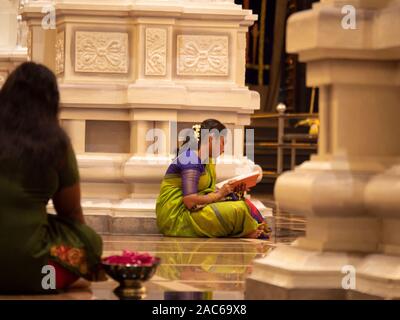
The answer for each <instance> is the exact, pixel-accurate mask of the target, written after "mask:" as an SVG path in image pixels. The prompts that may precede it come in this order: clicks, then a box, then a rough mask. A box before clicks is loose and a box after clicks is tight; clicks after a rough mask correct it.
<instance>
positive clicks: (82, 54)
mask: <svg viewBox="0 0 400 320" xmlns="http://www.w3.org/2000/svg"><path fill="white" fill-rule="evenodd" d="M128 59H129V55H128V33H126V32H125V33H124V32H92V31H76V33H75V71H76V72H99V73H127V72H128Z"/></svg>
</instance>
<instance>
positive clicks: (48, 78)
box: [0, 62, 102, 293]
mask: <svg viewBox="0 0 400 320" xmlns="http://www.w3.org/2000/svg"><path fill="white" fill-rule="evenodd" d="M58 111H59V92H58V88H57V80H56V77H55V76H54V74H53V73H52V72H51V71H50V70H49V69H47V68H46V67H45V66H42V65H38V64H35V63H32V62H27V63H23V64H22V65H20V66H19V67H18V68H17V69H16V70H14V72H12V73H11V74H10V76H9V77H8V79H7V80H6V82H5V84H4V86H3V87H2V88H1V91H0V261H1V263H0V292H2V293H3V292H7V293H12V292H18V293H30V292H32V293H35V292H41V293H54V292H57V289H64V288H66V287H68V286H69V285H71V284H72V283H73V282H74V281H76V280H77V279H78V278H79V277H84V278H86V279H88V280H94V279H96V278H97V276H98V275H100V274H101V273H100V272H99V271H100V268H99V266H100V257H101V253H102V241H101V238H100V237H99V236H98V235H97V234H96V233H95V232H94V231H93V230H92V229H90V228H89V227H88V226H87V225H86V224H85V223H84V218H83V215H82V208H81V205H80V187H79V173H78V166H77V161H76V158H75V154H74V151H73V150H72V147H71V144H70V141H69V139H68V137H67V135H66V133H65V132H64V131H63V130H62V128H61V127H60V124H59V120H58ZM50 199H52V202H53V205H54V208H55V210H56V213H57V214H56V215H52V214H47V212H46V205H47V203H48V201H49V200H50ZM54 271H55V272H54ZM52 275H53V276H55V277H51V276H52ZM54 278H55V279H54ZM54 280H55V281H54ZM54 284H55V286H54Z"/></svg>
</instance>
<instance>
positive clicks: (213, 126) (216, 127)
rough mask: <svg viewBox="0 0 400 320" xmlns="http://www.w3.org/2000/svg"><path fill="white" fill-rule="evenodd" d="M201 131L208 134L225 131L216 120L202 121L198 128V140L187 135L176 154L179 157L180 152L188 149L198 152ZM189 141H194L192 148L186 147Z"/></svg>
mask: <svg viewBox="0 0 400 320" xmlns="http://www.w3.org/2000/svg"><path fill="white" fill-rule="evenodd" d="M202 130H207V131H208V132H212V131H218V132H219V133H222V132H223V131H224V130H226V127H225V126H224V125H223V124H222V123H221V122H219V121H218V120H216V119H207V120H204V121H203V122H202V123H201V124H200V128H199V132H200V134H199V136H198V140H197V139H193V138H191V137H190V136H189V135H188V136H187V137H186V140H185V141H184V142H183V143H182V145H181V147H180V148H178V152H177V154H178V155H179V154H180V153H181V152H183V151H184V150H187V149H189V148H190V149H196V150H198V149H199V148H200V146H201V136H202V135H201V132H202ZM193 131H194V130H193ZM193 135H195V134H194V132H193ZM191 141H195V146H192V145H191V146H189V145H188V144H189V143H190V142H191Z"/></svg>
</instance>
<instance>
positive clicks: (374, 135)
mask: <svg viewBox="0 0 400 320" xmlns="http://www.w3.org/2000/svg"><path fill="white" fill-rule="evenodd" d="M353 20H354V21H353ZM399 21H400V1H397V0H392V1H379V0H376V1H373V0H369V1H363V0H358V1H351V0H349V1H339V0H325V1H324V0H322V1H321V2H320V3H318V4H315V5H314V7H313V9H312V10H308V11H305V12H300V13H298V14H295V15H293V16H292V17H290V19H289V22H288V31H287V32H288V33H287V39H288V40H287V41H288V42H287V50H288V51H289V52H291V53H299V57H300V59H301V60H302V61H303V62H306V63H307V84H308V85H309V86H311V87H319V88H320V92H321V94H320V120H321V135H320V145H319V151H318V155H316V156H314V157H313V158H312V159H311V161H308V162H306V163H304V164H303V165H301V166H299V167H298V168H296V169H295V170H294V171H291V172H288V173H285V174H283V175H282V176H281V177H280V178H279V179H278V181H277V184H276V188H275V196H276V200H277V203H278V206H279V208H280V210H283V211H287V212H290V213H294V214H300V215H304V216H306V217H307V231H306V236H305V238H302V239H299V240H297V241H296V242H295V243H293V244H292V245H291V246H290V247H282V248H277V249H276V250H275V251H273V252H272V253H271V254H270V255H268V256H267V257H266V258H264V259H261V260H259V261H257V262H256V266H255V271H254V274H253V275H252V276H251V278H250V279H249V280H248V289H249V290H248V292H247V296H248V297H253V298H254V297H256V296H254V294H253V292H255V290H254V287H259V288H262V287H263V288H264V289H265V288H268V297H270V298H302V297H303V298H313V299H315V298H345V297H348V298H351V297H364V295H365V294H366V295H369V296H374V297H383V298H399V297H400V281H399V275H400V274H399V271H398V268H397V267H396V266H398V265H400V250H399V248H400V247H399V243H400V241H399V240H400V239H399V236H398V230H400V229H399V228H398V227H399V226H400V225H399V222H400V200H399V199H400V198H399V196H398V195H399V194H400V193H399V191H400V189H399V185H400V175H399V172H400V171H399V168H400V140H399V139H398V137H399V135H400V126H399V119H400V108H399V101H400V90H399V86H400V81H399V79H400V41H399V37H398V31H399V30H400V22H399ZM349 268H352V269H351V270H354V274H351V275H350V276H351V277H354V280H355V281H354V284H355V285H351V286H346V285H344V282H343V281H344V280H346V278H345V277H346V276H348V274H347V273H346V270H350V269H349ZM352 283H353V282H352ZM259 292H262V291H259ZM264 294H266V293H265V291H264Z"/></svg>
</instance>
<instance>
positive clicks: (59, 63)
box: [55, 31, 65, 74]
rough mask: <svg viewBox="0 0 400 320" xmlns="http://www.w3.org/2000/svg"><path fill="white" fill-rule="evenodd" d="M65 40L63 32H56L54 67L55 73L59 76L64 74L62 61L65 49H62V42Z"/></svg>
mask: <svg viewBox="0 0 400 320" xmlns="http://www.w3.org/2000/svg"><path fill="white" fill-rule="evenodd" d="M64 39H65V32H64V31H61V32H58V33H57V35H56V48H55V49H56V66H55V71H56V74H60V73H63V72H64V61H65V49H64V48H65V47H64V43H65V42H64V41H65V40H64Z"/></svg>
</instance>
